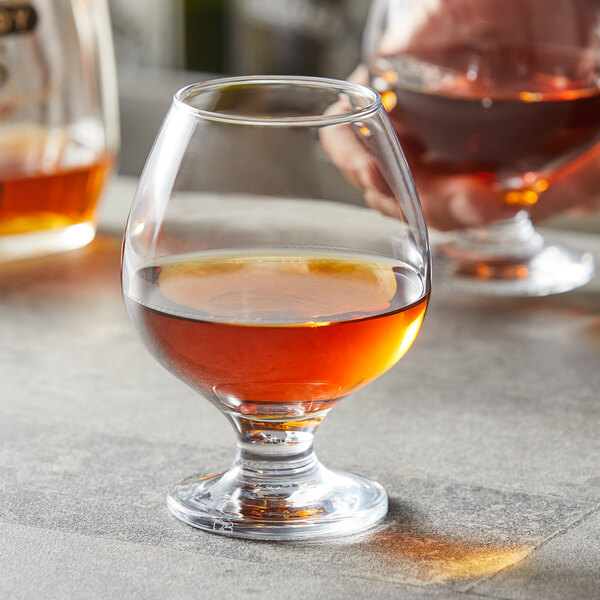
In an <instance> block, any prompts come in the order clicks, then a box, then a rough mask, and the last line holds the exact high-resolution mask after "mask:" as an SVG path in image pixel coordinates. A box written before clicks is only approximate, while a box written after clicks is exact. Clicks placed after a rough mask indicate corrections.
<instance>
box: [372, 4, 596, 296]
mask: <svg viewBox="0 0 600 600" xmlns="http://www.w3.org/2000/svg"><path fill="white" fill-rule="evenodd" d="M365 62H366V63H367V64H368V67H369V76H370V83H371V85H372V86H373V87H375V88H376V89H377V90H378V91H379V92H380V93H381V94H382V95H383V97H384V104H385V106H386V108H387V110H388V112H389V115H390V119H391V121H392V124H393V126H394V130H395V131H396V133H397V135H398V137H399V139H400V144H401V145H402V148H403V150H404V152H405V154H406V158H407V161H408V164H409V167H410V168H411V171H412V173H413V175H414V177H415V182H416V185H417V189H418V190H419V193H420V194H421V196H422V199H423V202H424V204H425V202H427V207H428V209H429V210H424V213H425V216H426V217H428V218H430V219H431V221H433V220H437V221H438V222H441V221H443V220H444V215H447V216H449V217H451V219H450V220H452V218H454V217H459V219H458V221H459V222H460V223H474V226H472V227H467V228H464V229H461V230H459V231H456V233H455V235H454V239H453V240H452V241H450V242H449V243H447V244H445V245H444V246H443V248H442V250H443V254H445V256H446V257H447V259H448V264H449V271H450V273H449V275H450V280H451V281H452V283H453V284H454V285H455V287H456V288H457V289H460V288H462V289H466V290H470V291H474V292H477V293H482V294H491V295H507V296H537V295H546V294H552V293H558V292H564V291H566V290H570V289H573V288H576V287H578V286H581V285H583V284H585V283H587V282H588V281H589V280H590V279H591V278H592V276H593V273H594V262H593V259H592V256H591V254H590V253H588V252H578V251H575V250H570V249H568V248H565V247H562V246H561V245H557V244H555V243H553V242H552V241H551V236H548V240H549V241H546V240H545V239H544V238H543V237H542V235H541V234H540V233H539V232H538V231H536V230H535V229H534V227H533V225H532V221H531V219H530V215H531V214H535V213H536V212H537V213H538V214H544V211H545V210H546V209H545V207H544V203H545V202H546V201H547V200H550V195H549V193H550V192H549V190H550V191H553V190H552V188H553V186H555V185H556V183H557V181H558V179H559V178H563V180H564V178H565V177H569V176H570V177H572V178H574V177H577V174H576V173H575V171H576V168H577V167H578V166H580V165H581V164H583V162H584V161H586V160H589V159H590V156H594V155H595V154H598V142H599V141H600V2H598V1H597V0H570V1H569V2H562V1H560V0H503V1H501V2H500V1H498V0H436V1H434V2H430V1H421V0H377V1H376V2H374V3H373V5H372V11H371V14H370V18H369V20H368V23H367V26H366V30H365ZM589 177H590V176H588V178H589ZM575 187H576V186H575ZM563 189H564V188H563ZM598 189H600V184H599V185H598ZM597 191H598V190H596V193H597ZM588 194H589V186H588ZM426 196H427V198H426ZM585 201H586V199H584V198H566V197H565V198H564V200H562V201H561V199H560V197H559V198H556V197H554V198H553V199H552V206H556V207H557V208H560V207H564V208H565V209H566V208H568V207H569V206H571V205H573V204H575V205H577V204H578V203H579V204H584V203H585ZM588 203H590V202H589V200H588ZM554 210H556V208H555V209H554ZM445 220H446V221H447V220H448V219H447V218H446V219H445ZM430 224H431V222H430Z"/></svg>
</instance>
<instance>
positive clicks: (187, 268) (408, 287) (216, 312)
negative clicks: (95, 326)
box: [125, 250, 428, 418]
mask: <svg viewBox="0 0 600 600" xmlns="http://www.w3.org/2000/svg"><path fill="white" fill-rule="evenodd" d="M128 290H129V292H126V293H125V302H126V306H127V309H128V312H129V314H130V316H131V318H132V321H133V322H134V324H135V326H136V328H137V330H138V332H139V334H140V336H141V338H142V339H143V340H144V342H145V344H146V345H147V347H148V348H149V350H150V352H151V353H152V354H153V355H154V356H155V357H156V358H157V359H158V360H159V361H160V362H161V363H162V364H163V365H164V366H166V367H167V369H169V370H170V371H172V372H173V373H174V374H175V375H177V376H178V377H180V378H181V379H183V380H184V381H185V382H187V383H188V384H189V385H191V386H192V387H193V388H195V389H197V390H198V391H200V392H201V393H203V394H204V395H206V396H208V397H209V398H212V399H213V400H214V401H217V402H220V403H221V404H224V405H225V406H226V407H227V408H228V409H229V410H232V411H235V412H238V413H241V414H248V415H261V416H263V417H267V418H268V417H277V416H280V415H284V414H286V415H289V414H290V413H294V411H296V413H297V414H308V413H312V412H315V411H318V410H322V409H324V408H327V407H329V406H331V405H332V404H333V403H335V402H336V401H337V400H339V399H340V398H342V397H344V396H346V395H347V394H349V393H351V392H353V391H355V390H357V389H359V388H360V387H362V386H363V385H366V384H367V383H368V382H370V381H372V380H373V379H374V378H376V377H377V376H379V375H381V374H382V373H384V372H385V371H387V370H388V369H389V368H390V367H391V366H392V365H394V364H395V363H396V362H397V361H398V360H399V359H400V358H401V357H402V355H403V354H404V353H405V352H406V351H407V350H408V348H409V347H410V345H411V344H412V342H413V340H414V339H415V337H416V335H417V333H418V330H419V327H420V325H421V322H422V320H423V316H424V314H425V309H426V306H427V300H428V295H427V292H426V289H425V284H424V282H423V279H422V277H421V276H420V275H419V274H418V273H417V272H416V271H414V270H413V269H411V268H409V267H408V266H406V265H404V264H403V263H400V262H398V261H393V260H391V259H387V258H383V257H376V256H365V255H354V254H337V253H325V252H323V253H318V254H315V253H304V252H293V253H289V252H284V251H279V250H273V251H265V252H256V251H252V252H246V253H242V254H235V255H234V254H212V253H205V254H197V255H187V256H180V257H174V258H170V259H169V260H166V261H164V262H161V263H157V264H155V265H152V266H148V267H146V268H143V269H141V270H140V271H138V272H137V273H136V274H134V275H133V280H132V282H131V285H129V288H128Z"/></svg>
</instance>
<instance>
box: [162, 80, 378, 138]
mask: <svg viewBox="0 0 600 600" xmlns="http://www.w3.org/2000/svg"><path fill="white" fill-rule="evenodd" d="M235 84H237V85H248V86H257V85H276V84H284V85H294V84H295V85H299V86H303V87H305V88H311V87H312V88H321V89H333V88H336V89H337V92H338V93H344V92H346V93H348V94H354V95H356V94H358V95H360V96H361V97H362V98H364V99H366V100H368V103H367V104H366V106H364V107H362V108H357V109H354V110H351V111H345V112H340V113H333V114H329V115H324V114H320V115H308V116H300V117H279V118H273V117H247V116H238V115H231V114H223V113H219V112H214V111H211V110H205V109H202V108H196V107H194V106H191V105H190V104H189V102H188V100H189V99H190V98H193V97H194V96H196V95H198V94H200V93H203V92H206V91H210V90H214V89H218V88H223V87H225V86H228V85H235ZM173 106H174V107H175V108H178V109H179V110H182V111H184V112H187V113H188V114H191V115H192V116H195V117H197V118H201V119H204V120H207V121H217V122H221V123H232V124H237V125H261V126H265V127H303V126H304V127H309V126H321V127H323V126H326V125H340V124H343V123H354V122H356V121H361V120H362V119H365V118H367V117H369V116H370V115H372V114H374V113H376V112H377V111H379V110H383V103H382V100H381V96H380V95H379V94H378V93H377V92H376V91H375V90H373V89H372V88H370V87H367V86H365V85H361V84H359V83H350V82H348V81H343V80H341V79H331V78H326V77H307V76H295V75H250V76H239V77H220V78H217V79H207V80H206V81H200V82H197V83H192V84H190V85H187V86H185V87H183V88H181V89H180V90H179V91H177V92H176V93H175V95H174V96H173Z"/></svg>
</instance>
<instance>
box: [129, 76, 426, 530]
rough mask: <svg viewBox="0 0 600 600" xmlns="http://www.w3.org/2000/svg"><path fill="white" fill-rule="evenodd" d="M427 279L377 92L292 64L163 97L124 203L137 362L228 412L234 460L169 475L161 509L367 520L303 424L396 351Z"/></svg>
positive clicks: (295, 520) (418, 232) (356, 523)
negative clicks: (156, 366) (285, 70)
mask: <svg viewBox="0 0 600 600" xmlns="http://www.w3.org/2000/svg"><path fill="white" fill-rule="evenodd" d="M357 177H362V178H363V181H362V183H364V182H365V181H368V182H369V181H370V182H371V185H372V186H374V187H373V190H372V192H373V194H371V195H368V194H365V192H364V190H365V185H358V184H357V181H356V178H357ZM353 183H354V184H357V185H353ZM367 187H368V186H367ZM375 188H377V189H378V190H380V191H381V190H383V191H385V194H383V197H384V199H385V202H384V203H383V204H381V206H380V205H378V204H377V199H378V198H379V197H378V196H377V190H376V189H375ZM365 198H366V199H365ZM377 208H380V209H381V210H377ZM429 273H430V269H429V249H428V241H427V232H426V229H425V225H424V221H423V218H422V215H421V212H420V206H419V202H418V199H417V196H416V193H415V190H414V188H413V185H412V181H411V178H410V174H409V172H408V169H407V167H406V164H405V162H404V159H403V156H402V153H401V151H400V148H399V146H398V142H397V140H396V137H395V136H394V133H393V131H392V129H391V126H390V123H389V120H388V117H387V115H386V113H385V111H384V109H383V107H382V104H381V99H380V97H379V95H378V94H377V93H376V92H374V91H373V90H371V89H369V88H366V87H363V86H359V85H354V84H350V83H346V82H341V81H335V80H328V79H320V78H300V77H298V78H294V77H249V78H228V79H220V80H214V81H208V82H204V83H198V84H194V85H192V86H189V87H187V88H184V89H183V90H181V91H179V92H178V93H177V94H176V96H175V98H174V100H173V104H172V106H171V109H170V111H169V113H168V115H167V117H166V120H165V122H164V124H163V126H162V129H161V131H160V133H159V135H158V138H157V140H156V143H155V145H154V148H153V150H152V152H151V154H150V156H149V158H148V161H147V164H146V167H145V169H144V172H143V175H142V178H141V181H140V184H139V188H138V191H137V194H136V196H135V199H134V201H133V205H132V208H131V213H130V216H129V221H128V225H127V230H126V234H125V239H124V251H123V294H124V299H125V304H126V307H127V310H128V313H129V316H130V318H131V320H132V322H133V324H134V326H135V328H136V330H137V332H138V334H139V336H140V338H141V339H142V340H143V342H144V344H145V345H146V347H147V348H148V350H149V351H150V352H151V353H152V355H153V356H154V357H155V358H156V359H157V360H158V361H159V362H160V363H161V364H162V365H163V366H164V367H165V368H166V369H168V370H169V371H171V373H173V374H174V375H175V376H177V377H179V378H180V379H182V380H183V381H184V382H186V383H187V384H188V385H190V386H191V387H192V388H193V389H194V390H196V391H198V392H199V394H200V396H202V397H203V398H205V399H207V400H208V401H210V402H211V403H212V404H213V405H214V406H216V407H217V408H218V409H219V410H220V411H221V412H222V413H223V414H224V415H225V416H226V417H227V419H228V420H229V421H230V422H231V424H232V425H233V427H234V429H235V432H236V434H237V458H236V460H235V462H234V463H233V465H232V466H231V467H230V468H229V469H228V470H226V471H224V472H223V473H219V474H216V475H210V474H207V473H202V474H199V475H194V476H192V477H188V478H187V479H183V480H182V481H180V482H179V483H177V484H176V485H175V486H174V487H173V489H172V490H171V492H170V493H169V495H168V507H169V509H170V510H171V512H172V513H173V514H174V515H175V516H176V517H178V518H179V519H181V520H182V521H185V522H186V523H189V524H190V525H193V526H195V527H199V528H201V529H206V530H209V531H213V532H217V533H221V534H227V535H232V536H238V537H248V538H259V539H304V538H313V537H318V536H323V535H332V534H336V535H339V534H348V533H354V532H357V531H361V530H364V529H366V528H369V527H371V526H373V525H374V524H376V523H377V522H379V521H380V520H381V519H383V517H384V516H385V514H386V511H387V496H386V493H385V491H384V490H383V488H382V487H381V486H380V485H379V484H377V483H375V482H372V481H369V480H368V479H365V478H363V477H361V476H358V475H354V474H350V473H343V472H339V471H334V470H330V469H327V468H325V467H324V466H322V465H321V464H320V463H319V462H318V461H317V459H316V457H315V454H314V452H313V435H314V432H315V430H316V428H317V427H318V426H319V424H320V423H321V421H322V420H323V418H324V417H325V416H326V415H327V413H328V412H329V410H330V409H331V408H332V407H333V406H334V405H335V404H336V403H337V402H338V401H340V400H341V399H343V398H344V397H346V396H347V395H348V394H350V393H352V392H354V391H356V390H359V389H360V388H362V387H364V386H365V385H367V384H368V383H369V382H371V381H373V380H374V379H375V378H376V377H378V376H380V375H382V374H383V373H384V372H385V371H387V370H388V369H389V368H391V367H392V366H393V365H394V364H395V363H396V362H397V361H398V360H399V359H400V358H401V357H402V355H403V354H404V353H405V352H406V351H407V350H408V348H409V346H410V345H411V344H412V342H413V340H414V339H415V337H416V335H417V333H418V331H419V328H420V326H421V322H422V320H423V317H424V314H425V309H426V306H427V301H428V298H429V293H430V274H429ZM365 399H368V396H365ZM376 408H377V407H376V406H374V407H373V409H374V410H376ZM355 450H358V449H355Z"/></svg>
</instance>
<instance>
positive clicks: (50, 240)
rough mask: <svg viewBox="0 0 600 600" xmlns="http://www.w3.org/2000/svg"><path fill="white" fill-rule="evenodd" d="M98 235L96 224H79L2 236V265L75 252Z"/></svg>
mask: <svg viewBox="0 0 600 600" xmlns="http://www.w3.org/2000/svg"><path fill="white" fill-rule="evenodd" d="M95 234H96V226H95V225H94V223H78V224H77V225H70V226H69V227H65V228H64V229H49V230H45V231H35V232H32V233H23V234H17V235H3V236H0V263H1V262H6V261H10V260H18V259H22V258H33V257H35V256H42V255H44V254H52V253H54V252H63V251H65V250H75V248H81V247H83V246H85V245H87V244H89V243H90V242H91V241H92V240H93V239H94V235H95Z"/></svg>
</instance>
